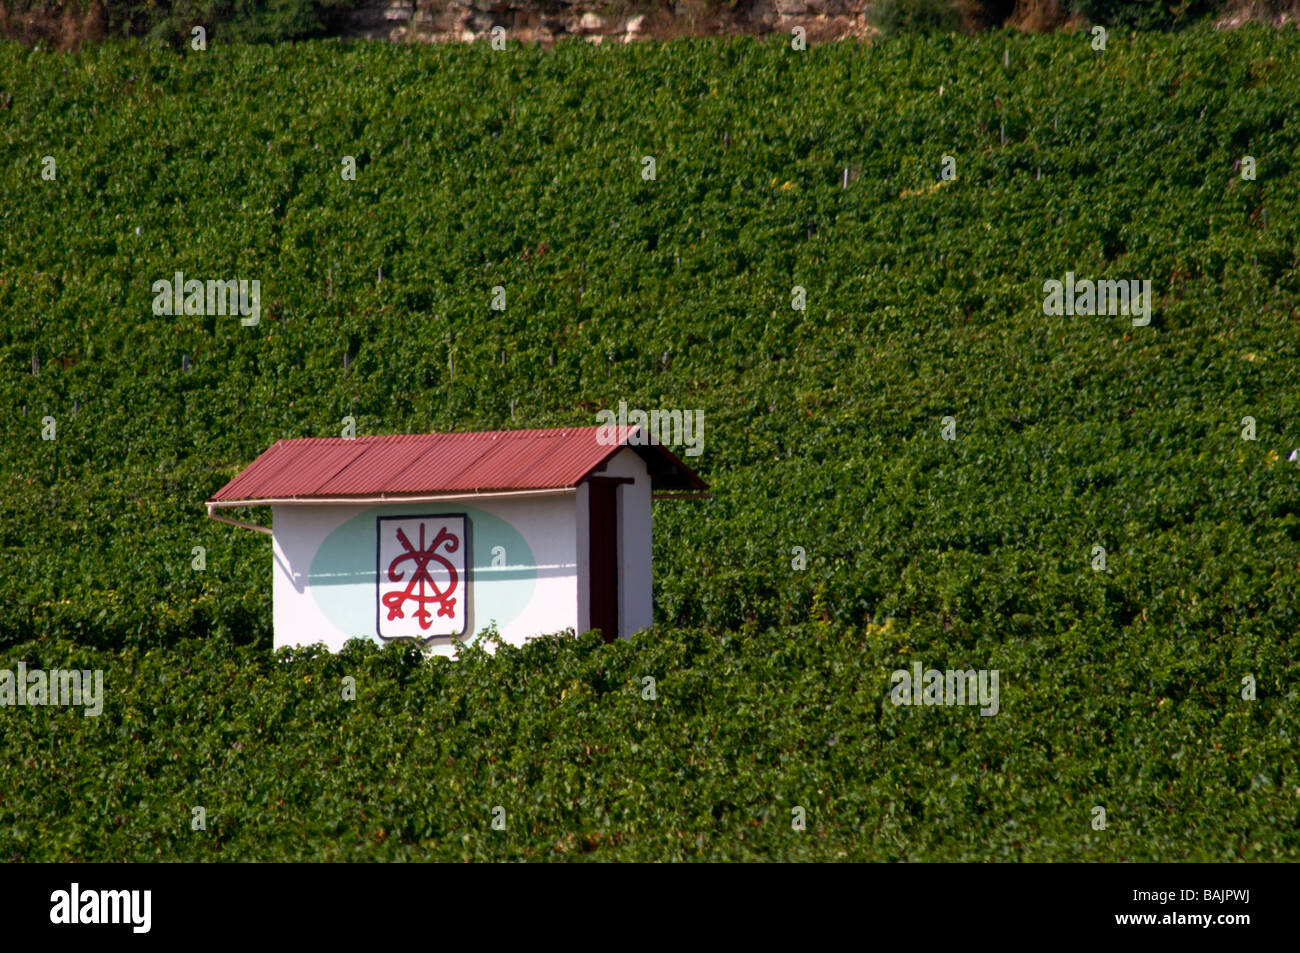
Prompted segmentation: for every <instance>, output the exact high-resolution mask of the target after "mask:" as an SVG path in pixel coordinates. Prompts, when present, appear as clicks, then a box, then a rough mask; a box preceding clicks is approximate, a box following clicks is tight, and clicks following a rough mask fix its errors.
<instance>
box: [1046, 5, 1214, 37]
mask: <svg viewBox="0 0 1300 953" xmlns="http://www.w3.org/2000/svg"><path fill="white" fill-rule="evenodd" d="M1227 6H1228V4H1227V3H1225V2H1223V0H1074V2H1073V4H1072V7H1073V9H1074V10H1075V11H1076V12H1077V13H1080V14H1082V15H1083V16H1085V17H1087V18H1088V20H1089V21H1091V22H1092V23H1100V24H1101V25H1102V26H1105V27H1106V28H1107V29H1110V28H1112V27H1116V26H1124V27H1132V28H1134V29H1138V30H1176V29H1182V28H1184V27H1187V26H1189V25H1190V24H1192V23H1194V22H1195V21H1197V20H1201V19H1203V18H1205V17H1207V16H1211V15H1213V14H1216V13H1219V12H1220V11H1222V10H1223V9H1225V8H1226V7H1227Z"/></svg>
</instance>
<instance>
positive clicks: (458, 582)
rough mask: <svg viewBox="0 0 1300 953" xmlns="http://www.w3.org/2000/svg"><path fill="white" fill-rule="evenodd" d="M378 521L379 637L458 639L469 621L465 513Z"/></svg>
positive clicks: (467, 545) (376, 596) (467, 541)
mask: <svg viewBox="0 0 1300 953" xmlns="http://www.w3.org/2000/svg"><path fill="white" fill-rule="evenodd" d="M377 522H378V527H379V533H378V540H379V542H378V546H377V560H376V581H375V590H376V593H375V600H376V615H377V618H378V633H379V637H380V638H382V639H418V640H420V641H426V640H429V639H433V638H437V637H439V636H460V635H463V634H464V633H465V625H466V620H467V619H468V617H469V578H468V572H467V570H466V566H468V565H469V560H468V559H467V558H466V556H467V550H468V549H469V538H468V534H467V530H468V521H467V520H466V518H465V515H464V514H463V513H461V514H455V515H445V514H444V515H437V516H380V517H378V520H377Z"/></svg>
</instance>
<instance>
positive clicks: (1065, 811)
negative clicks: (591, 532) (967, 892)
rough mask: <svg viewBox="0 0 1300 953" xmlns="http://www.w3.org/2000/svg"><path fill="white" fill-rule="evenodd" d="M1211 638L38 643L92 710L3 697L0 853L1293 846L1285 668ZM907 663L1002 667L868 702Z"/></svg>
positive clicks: (1227, 856)
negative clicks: (96, 693)
mask: <svg viewBox="0 0 1300 953" xmlns="http://www.w3.org/2000/svg"><path fill="white" fill-rule="evenodd" d="M1260 648H1263V646H1260ZM1237 651H1238V649H1236V648H1234V647H1232V646H1229V645H1228V644H1226V643H1224V642H1219V643H1217V644H1215V645H1213V646H1210V647H1207V649H1206V650H1205V651H1202V652H1201V653H1198V655H1197V657H1196V658H1194V659H1193V658H1188V655H1187V653H1186V651H1185V650H1184V648H1183V647H1182V646H1181V645H1180V644H1178V643H1177V642H1176V641H1175V640H1172V639H1161V638H1154V639H1153V638H1151V637H1150V636H1149V635H1148V634H1147V633H1145V632H1144V631H1139V630H1120V631H1118V632H1116V631H1115V630H1113V629H1111V628H1109V627H1105V626H1097V627H1094V626H1092V625H1091V624H1082V625H1080V626H1078V627H1076V628H1075V629H1074V630H1072V631H1071V632H1069V633H1062V634H1061V635H1059V636H1055V637H1050V638H1041V639H1038V640H1008V641H1005V642H997V641H993V640H990V641H989V642H987V643H984V644H981V645H978V646H972V647H971V648H969V649H963V650H960V651H959V650H955V649H953V648H952V647H951V646H950V645H947V644H946V643H945V640H943V639H934V638H917V637H915V636H914V635H912V634H909V633H905V632H904V631H903V630H901V629H897V628H894V627H893V626H869V627H867V628H866V630H865V631H863V630H859V631H856V632H854V631H850V630H842V629H836V630H833V631H823V630H820V628H819V627H817V626H808V625H804V626H797V627H794V628H792V629H782V630H768V631H765V632H754V631H740V632H735V631H732V632H722V631H719V630H711V631H703V630H684V629H679V630H674V631H669V632H661V633H656V634H645V635H642V636H638V637H636V638H635V639H633V640H631V641H630V642H627V643H619V644H616V645H613V646H608V647H607V646H605V645H604V644H603V643H602V642H601V640H600V639H599V638H598V637H596V636H595V635H594V634H589V635H587V636H584V637H583V638H580V639H576V640H575V639H572V638H564V637H549V638H544V639H540V640H537V641H535V642H532V643H530V644H529V645H527V646H525V647H524V648H522V649H520V648H513V647H510V646H502V647H501V648H500V649H499V650H498V652H497V654H496V655H495V656H489V655H487V654H485V653H484V652H482V651H480V650H476V649H472V650H469V651H467V652H466V653H465V654H464V656H463V657H462V658H460V659H459V660H457V661H449V660H447V659H434V660H430V661H427V662H426V661H423V660H422V658H421V656H420V654H419V653H418V652H416V651H412V650H407V649H403V648H401V647H399V646H396V645H392V646H388V647H385V648H384V649H382V650H381V649H378V648H376V647H375V646H374V645H372V644H370V643H363V642H353V643H350V644H349V646H348V648H347V649H346V650H345V651H343V652H342V653H340V654H338V655H331V654H330V653H328V652H324V651H317V650H313V649H303V650H296V651H293V652H288V651H285V652H281V653H278V654H277V655H276V656H275V657H272V656H271V655H270V654H269V653H267V652H265V651H262V650H259V649H256V648H249V647H242V648H241V647H236V646H233V645H231V644H229V643H227V642H225V641H224V640H220V639H208V640H202V641H194V642H191V643H189V644H188V645H186V646H184V647H178V648H173V649H168V650H159V649H151V650H143V649H127V650H124V651H121V652H111V651H102V650H88V649H86V648H84V647H80V646H76V645H73V644H70V643H49V642H45V643H33V644H29V645H26V646H22V647H19V648H18V649H17V650H16V651H15V653H14V655H13V658H14V659H15V664H16V660H17V659H24V660H25V661H26V662H27V664H28V666H29V667H37V666H42V667H44V668H45V669H46V670H49V669H52V668H54V667H56V666H59V667H71V666H77V667H81V668H87V669H90V668H94V667H101V666H102V667H103V668H105V669H106V670H107V671H106V674H105V676H104V684H105V693H106V696H107V703H106V705H105V708H104V711H103V714H101V715H100V716H98V717H90V718H87V717H84V716H83V715H82V713H81V712H80V711H78V710H76V709H59V708H22V709H4V710H2V711H3V715H2V717H3V718H4V719H5V731H4V734H3V735H2V736H0V755H3V757H2V758H0V781H3V783H4V788H3V789H4V792H5V797H4V799H3V801H0V859H3V860H5V861H12V860H39V861H69V860H99V859H114V860H133V861H149V860H167V861H172V860H225V861H234V860H311V861H342V860H450V861H457V860H547V859H556V860H559V859H569V858H584V857H585V858H589V859H601V860H606V859H612V860H634V861H645V860H688V859H707V860H751V859H762V858H773V857H780V858H784V859H787V860H834V859H841V860H890V861H914V860H991V859H1003V860H1006V859H1017V860H1032V861H1044V860H1070V861H1096V860H1107V861H1135V860H1152V861H1181V860H1199V861H1223V860H1264V859H1277V858H1281V857H1290V858H1295V857H1296V856H1297V853H1298V852H1300V834H1298V833H1297V831H1296V827H1295V824H1294V820H1295V810H1296V808H1295V793H1294V792H1295V788H1296V787H1297V786H1300V770H1298V769H1297V764H1296V760H1295V757H1294V750H1293V747H1292V744H1291V741H1290V739H1292V738H1294V737H1295V735H1296V732H1297V731H1300V720H1298V719H1297V714H1296V707H1295V705H1294V704H1291V703H1290V702H1289V701H1288V700H1287V699H1286V698H1285V696H1284V693H1285V691H1286V690H1287V689H1286V686H1287V685H1288V684H1289V683H1290V680H1293V679H1294V677H1295V675H1296V671H1295V663H1294V658H1293V657H1292V658H1291V660H1290V661H1289V662H1287V661H1285V660H1284V655H1285V653H1282V652H1275V653H1273V654H1272V655H1271V658H1272V659H1273V660H1275V661H1276V662H1278V663H1280V664H1279V665H1278V667H1277V668H1276V669H1273V670H1272V671H1273V672H1274V673H1275V674H1273V675H1270V676H1269V677H1268V678H1267V679H1266V680H1265V681H1264V682H1261V692H1260V699H1259V701H1258V702H1256V703H1252V704H1245V703H1243V702H1241V701H1240V700H1239V699H1238V698H1237V697H1236V694H1235V692H1236V686H1235V684H1234V681H1235V680H1234V679H1233V677H1232V676H1230V675H1226V674H1225V671H1226V670H1227V669H1230V668H1232V667H1233V665H1234V664H1235V663H1237V662H1238V661H1239V659H1238V658H1236V657H1235V654H1236V652H1237ZM1265 651H1266V652H1267V651H1268V650H1267V649H1265ZM918 656H920V657H924V658H926V659H930V660H933V661H935V662H936V663H940V664H943V663H946V662H952V663H954V664H959V663H961V662H963V661H965V660H969V659H970V658H973V657H979V658H980V659H982V660H987V661H988V662H989V663H990V664H992V665H993V666H995V667H998V668H1000V669H1001V671H1002V672H1003V673H1004V675H1006V676H1009V679H1008V682H1006V683H1004V688H1003V694H1002V705H1003V710H1002V711H1001V712H1000V713H999V714H998V715H997V716H995V717H983V716H981V715H979V714H978V712H977V711H976V710H974V709H970V708H902V707H895V706H894V705H892V704H891V703H890V701H889V684H890V683H889V678H888V674H889V672H890V671H891V670H892V669H894V668H897V667H902V668H906V667H908V666H909V665H910V661H911V659H913V658H916V657H918ZM1262 663H1263V660H1262V659H1260V658H1256V659H1254V660H1252V664H1262ZM647 676H649V677H652V678H654V679H655V683H656V684H655V689H656V691H655V695H656V697H655V698H654V700H649V699H647V698H646V697H645V692H644V690H643V685H644V684H645V683H644V681H643V679H644V678H645V677H647ZM346 678H351V679H354V680H355V682H354V684H355V699H354V700H345V698H344V691H343V687H344V684H345V681H344V680H345V679H346ZM1096 804H1102V805H1105V806H1106V810H1107V815H1108V828H1107V830H1106V831H1094V830H1092V828H1091V826H1090V823H1089V822H1090V820H1091V809H1092V807H1093V806H1094V805H1096ZM195 807H202V808H203V809H204V811H205V813H206V830H202V831H196V830H194V829H193V827H192V819H193V817H194V815H193V809H194V808H195ZM497 807H502V808H504V809H505V821H506V826H505V829H504V830H494V829H493V828H492V826H491V822H492V818H493V810H494V808H497ZM794 807H803V808H804V809H805V811H806V813H807V829H806V830H804V831H796V830H794V829H792V825H791V818H792V814H791V811H792V809H793V808H794Z"/></svg>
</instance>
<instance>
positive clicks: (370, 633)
mask: <svg viewBox="0 0 1300 953" xmlns="http://www.w3.org/2000/svg"><path fill="white" fill-rule="evenodd" d="M432 513H440V514H441V513H464V514H465V516H466V517H467V518H468V520H469V526H470V530H469V558H470V560H471V562H470V585H471V586H472V587H473V588H472V589H471V593H472V596H471V598H473V599H474V604H473V605H471V607H470V612H471V622H472V625H473V629H472V630H470V631H469V632H467V634H466V636H465V637H464V638H463V639H462V640H461V641H463V642H475V641H477V640H478V638H479V635H478V632H481V631H482V630H483V629H486V628H487V627H488V625H490V624H491V623H492V622H496V624H497V626H498V627H499V628H502V629H504V628H505V627H506V626H507V625H509V624H510V623H511V622H513V621H514V620H515V619H517V618H518V617H519V615H520V614H521V613H522V612H523V611H524V607H525V606H527V605H528V602H529V600H530V599H532V597H533V589H534V588H535V587H536V584H537V568H536V563H535V561H534V559H533V551H532V548H531V547H530V546H529V545H528V544H527V543H526V542H524V538H523V536H522V535H520V533H519V531H518V530H516V529H515V528H514V527H513V526H511V525H510V524H509V523H507V522H506V521H505V520H503V519H501V517H499V516H494V515H493V514H491V513H488V512H485V511H484V510H480V509H476V508H475V507H472V506H461V505H459V504H456V503H441V504H440V503H437V502H433V503H402V504H393V505H387V506H375V507H371V508H370V509H368V510H365V511H363V512H361V513H359V514H357V515H356V516H354V517H353V518H352V519H350V520H348V521H347V522H345V523H343V524H342V525H340V526H339V527H338V528H337V529H335V530H334V531H333V532H332V533H330V534H329V535H328V536H326V537H325V540H324V542H322V543H321V544H320V548H319V549H317V550H316V555H315V557H314V558H313V559H312V562H311V569H310V570H309V578H308V583H309V584H310V586H311V593H312V598H313V599H314V600H315V602H316V605H317V607H319V609H320V611H321V612H322V613H323V614H324V616H325V618H327V619H329V620H330V622H332V623H333V624H334V625H335V627H337V628H338V629H339V630H340V631H341V632H344V633H346V634H347V635H348V636H350V637H352V636H355V637H357V638H368V639H370V640H371V641H374V642H380V641H383V640H382V639H380V638H379V633H377V632H376V631H375V572H376V565H375V544H376V535H375V534H376V527H375V520H376V519H377V518H378V517H380V516H419V515H423V514H432ZM497 546H502V547H504V548H505V551H506V565H505V566H495V567H494V566H493V565H492V550H493V549H494V548H495V547H497ZM488 582H490V583H491V585H490V586H483V583H488ZM484 591H490V593H491V606H490V607H484V610H483V611H480V607H479V605H478V602H479V601H481V600H480V594H481V593H482V592H484ZM484 612H487V613H489V615H488V616H487V617H485V616H484ZM449 641H450V639H449V638H441V639H435V640H434V643H433V644H438V643H444V644H445V643H447V642H449Z"/></svg>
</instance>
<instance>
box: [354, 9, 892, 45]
mask: <svg viewBox="0 0 1300 953" xmlns="http://www.w3.org/2000/svg"><path fill="white" fill-rule="evenodd" d="M870 7H871V4H870V2H868V0H678V2H671V0H670V2H666V0H658V2H657V3H650V2H644V0H643V2H641V3H637V2H636V0H631V2H629V0H372V2H371V3H368V4H367V5H366V6H363V7H360V8H358V9H357V10H355V11H353V12H352V13H351V15H350V16H349V19H348V22H347V27H346V30H345V32H346V34H347V35H349V36H359V37H370V38H374V39H386V40H392V41H395V42H416V43H457V42H473V41H475V40H487V39H491V36H492V30H493V28H494V27H502V28H504V29H505V31H506V33H505V35H506V39H507V40H510V41H515V42H522V43H541V44H543V45H548V46H549V45H550V44H552V43H554V42H555V41H556V40H558V39H562V38H564V37H580V38H582V39H585V40H587V41H588V42H591V43H602V42H609V43H630V42H633V41H634V40H646V39H663V38H667V37H670V36H681V35H697V36H698V35H707V34H759V35H761V34H766V33H790V32H791V31H792V30H794V28H795V27H803V28H804V30H805V31H806V36H807V39H808V40H810V41H824V40H836V39H841V38H844V37H850V36H869V35H871V34H873V33H875V32H876V30H875V28H874V27H873V26H871V24H870V22H869V18H868V13H869V11H870Z"/></svg>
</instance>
